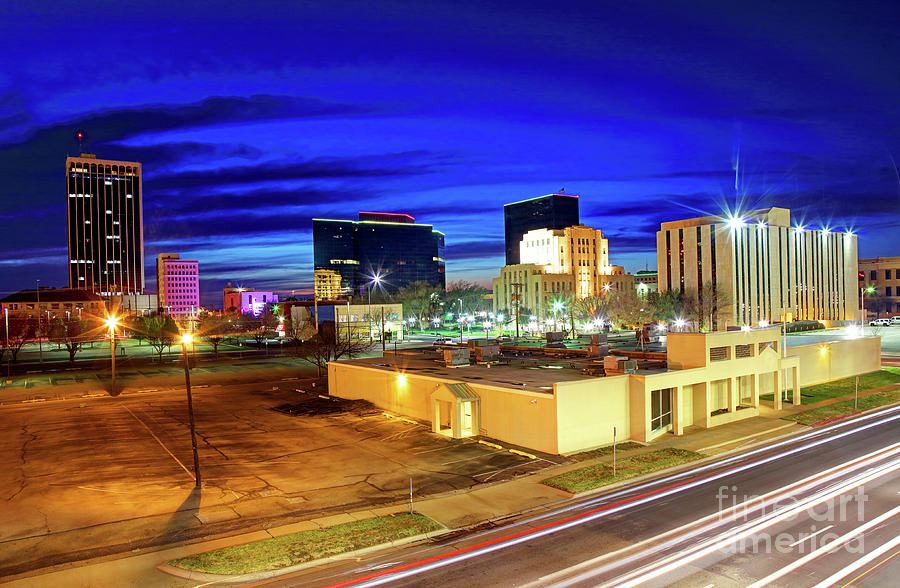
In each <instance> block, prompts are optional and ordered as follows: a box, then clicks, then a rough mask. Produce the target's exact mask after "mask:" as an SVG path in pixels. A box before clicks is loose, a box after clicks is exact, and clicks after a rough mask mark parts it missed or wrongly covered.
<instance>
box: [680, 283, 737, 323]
mask: <svg viewBox="0 0 900 588" xmlns="http://www.w3.org/2000/svg"><path fill="white" fill-rule="evenodd" d="M684 310H685V313H686V314H687V316H688V317H690V318H691V320H693V321H694V324H695V325H697V330H698V331H702V330H703V329H704V328H709V329H712V327H713V321H714V320H715V319H716V317H719V318H723V319H727V318H728V317H729V315H730V314H731V297H730V296H729V295H728V292H726V291H725V290H723V289H722V287H721V286H719V285H718V284H715V285H714V284H713V283H712V281H709V282H705V283H704V284H703V286H701V288H700V290H699V291H697V290H689V291H686V292H685V293H684Z"/></svg>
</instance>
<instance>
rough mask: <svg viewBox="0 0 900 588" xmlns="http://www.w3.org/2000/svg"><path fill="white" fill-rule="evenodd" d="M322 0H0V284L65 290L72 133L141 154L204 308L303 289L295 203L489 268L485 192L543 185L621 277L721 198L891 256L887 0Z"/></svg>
mask: <svg viewBox="0 0 900 588" xmlns="http://www.w3.org/2000/svg"><path fill="white" fill-rule="evenodd" d="M324 6H326V5H321V6H316V5H305V6H302V7H294V8H291V7H284V6H279V10H277V11H275V10H272V11H267V10H265V9H261V10H260V11H259V13H258V14H257V15H256V18H257V19H258V20H256V21H254V24H252V25H249V26H248V25H246V23H245V22H244V20H243V15H242V14H241V13H240V10H239V9H232V8H229V7H228V6H224V7H223V8H222V10H217V11H216V13H209V12H208V11H206V10H203V9H200V8H190V7H187V8H186V7H183V6H180V7H179V12H180V13H182V14H183V15H184V16H185V18H184V19H179V21H178V22H177V23H173V22H171V21H170V19H169V18H168V14H170V13H171V12H170V11H169V10H167V9H166V6H165V5H164V4H163V5H159V6H157V7H154V8H148V7H135V6H121V5H115V4H110V5H107V6H105V7H104V9H103V10H98V11H97V13H96V14H85V15H79V14H77V13H70V12H65V11H61V12H57V11H52V10H50V9H49V8H48V9H42V8H40V7H37V8H35V7H32V6H9V7H4V8H3V9H0V14H2V15H3V17H4V19H5V20H6V21H8V22H18V23H20V24H21V25H22V26H19V27H16V30H12V31H9V42H10V43H11V44H12V45H13V46H18V47H21V48H26V47H31V48H32V49H31V50H30V51H21V52H19V54H18V59H17V60H14V61H12V62H10V63H9V68H8V70H7V71H6V72H4V74H2V77H0V88H3V89H2V90H0V128H2V129H3V131H4V133H3V139H2V140H0V174H2V175H3V176H4V182H3V183H2V184H0V185H2V187H0V218H2V220H3V222H4V224H5V225H6V228H7V230H5V231H4V232H3V234H2V235H0V252H2V255H0V268H2V271H0V293H2V294H4V295H5V294H7V293H9V292H12V291H16V290H18V289H20V288H27V287H29V286H30V285H32V284H33V283H34V279H35V278H40V279H41V284H42V285H44V284H46V285H57V286H64V285H65V284H66V281H67V279H66V273H65V271H66V270H65V268H66V257H67V256H66V241H65V233H66V228H65V223H66V214H65V206H66V203H65V200H66V196H65V192H64V190H63V188H62V185H63V184H62V173H61V171H60V170H61V167H62V164H63V161H64V159H65V157H66V156H67V155H75V156H77V155H78V154H79V152H80V151H85V152H91V153H96V154H97V156H98V157H99V158H103V159H114V160H124V161H136V162H140V163H141V164H142V166H143V173H144V178H143V180H144V214H145V256H146V258H147V259H150V258H153V257H155V256H156V255H157V254H158V253H161V252H164V251H179V252H181V253H182V255H183V256H184V257H185V258H188V259H199V260H200V261H201V264H202V266H203V272H202V274H201V292H202V296H203V302H204V303H209V302H214V301H215V300H216V299H217V297H218V292H219V291H220V290H221V288H222V286H223V285H224V284H225V282H227V281H232V282H243V283H245V284H247V285H250V286H254V287H256V288H258V289H262V290H265V289H270V290H281V291H287V290H293V289H298V290H300V289H303V290H304V291H309V292H311V291H312V281H313V251H312V219H313V218H314V217H327V218H342V216H346V211H347V210H352V211H354V212H355V211H357V210H374V211H383V212H405V213H409V214H412V215H413V216H415V217H416V218H417V219H418V220H419V221H421V222H423V223H428V224H433V225H434V226H436V227H440V229H441V230H442V231H443V232H445V233H446V236H447V240H446V258H447V280H448V282H452V281H455V280H460V279H463V280H471V281H475V282H479V283H481V284H484V285H489V284H490V279H491V278H492V277H494V276H495V275H496V271H497V269H498V268H500V267H501V266H502V265H503V258H504V236H503V205H504V204H507V203H510V202H515V201H519V200H522V199H528V198H534V197H537V196H541V195H544V194H550V193H553V192H556V191H558V190H560V188H565V191H566V193H571V194H579V195H580V196H581V199H580V206H581V217H582V219H581V220H582V222H583V223H585V224H587V225H589V226H596V227H600V228H602V230H603V231H604V234H605V235H607V236H608V237H609V238H610V239H611V240H612V241H614V242H615V243H616V244H617V246H616V247H615V248H614V250H612V251H611V252H610V253H611V260H610V261H611V263H614V264H619V265H624V266H625V268H626V270H628V271H635V270H638V269H642V268H643V267H644V266H645V264H646V265H649V266H651V267H652V266H654V265H655V258H656V254H655V249H656V242H655V232H656V230H657V229H658V226H659V223H660V222H665V221H673V220H679V219H686V218H692V217H696V216H699V215H701V214H717V213H722V212H726V211H728V210H734V209H736V208H738V207H739V208H741V209H754V208H765V207H768V206H781V207H784V208H790V209H791V210H792V211H794V214H795V216H796V220H797V222H799V223H802V224H804V225H812V226H815V227H821V226H829V227H830V228H832V229H835V230H845V229H847V228H852V229H853V230H854V231H855V232H856V233H857V234H859V237H860V239H859V255H860V257H876V256H891V255H894V254H895V253H896V250H895V248H894V240H893V239H892V237H894V235H895V233H896V228H897V221H896V212H898V204H900V192H898V186H900V178H898V175H897V167H896V164H895V159H896V157H897V155H896V153H895V149H896V145H897V143H898V139H900V130H898V129H900V124H897V123H898V118H900V117H898V113H897V109H896V104H897V96H898V93H900V78H898V77H897V75H896V65H895V63H894V60H893V56H894V55H896V53H897V47H896V39H895V38H894V37H893V36H892V35H891V34H890V31H891V26H892V23H894V22H896V20H897V19H896V15H897V11H898V8H897V7H896V6H894V5H893V4H891V3H887V2H884V3H877V2H876V3H870V4H866V5H865V6H863V5H857V7H856V8H855V9H854V10H853V11H850V10H849V9H846V8H842V7H840V6H835V5H816V6H817V8H816V10H815V11H812V10H807V9H806V6H805V5H804V4H801V3H793V4H791V5H790V6H780V5H779V6H775V5H772V6H765V5H757V6H754V7H753V8H744V9H736V8H734V7H730V8H729V9H728V12H727V13H726V12H725V11H724V9H719V8H717V7H715V6H714V5H697V6H696V7H693V8H690V9H687V8H680V9H679V8H675V7H662V6H657V5H654V4H641V3H636V4H633V5H629V6H616V7H604V8H603V12H602V13H600V12H596V11H595V10H597V9H591V8H590V7H588V6H587V5H585V6H583V7H575V8H572V9H570V12H561V11H558V10H554V9H552V8H547V7H543V8H542V7H540V6H539V5H529V4H521V3H517V4H516V5H504V4H502V3H498V4H491V5H484V6H481V5H472V6H469V7H468V8H467V9H466V10H465V11H455V10H453V9H452V6H451V5H449V4H440V3H438V4H433V5H430V6H429V7H427V8H417V9H409V7H408V6H405V5H404V4H400V3H379V4H378V5H377V6H369V7H366V8H365V9H360V8H359V7H357V6H355V5H350V4H340V3H338V4H329V5H327V6H328V8H325V7H324ZM169 8H171V7H169ZM194 10H196V12H192V11H194ZM269 13H271V15H269ZM776 17H777V18H776ZM73 30H75V31H78V33H77V36H78V37H80V39H90V42H89V43H88V42H85V41H83V40H79V39H75V40H74V44H75V49H74V50H73V49H72V44H73V39H72V38H71V36H69V34H68V32H69V31H73ZM188 32H189V33H190V34H186V33H188ZM37 38H40V39H41V40H42V41H41V44H40V46H37V45H35V44H34V39H37ZM234 40H238V42H234ZM60 54H68V55H70V56H71V59H70V61H69V62H67V61H66V60H61V59H59V57H58V56H59V55H60ZM110 55H116V56H117V59H116V60H113V61H110V60H109V59H108V56H110ZM98 61H102V63H104V67H103V68H101V69H99V70H96V71H94V72H93V73H92V75H90V76H72V75H71V71H72V70H71V68H70V67H69V65H71V64H77V63H96V62H98ZM67 64H68V65H67ZM774 66H777V67H774ZM4 86H5V87H4ZM76 131H82V132H83V133H85V135H86V138H85V140H84V143H83V146H82V145H79V144H78V142H77V141H76V139H75V133H76Z"/></svg>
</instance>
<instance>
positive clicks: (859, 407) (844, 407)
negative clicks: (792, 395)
mask: <svg viewBox="0 0 900 588" xmlns="http://www.w3.org/2000/svg"><path fill="white" fill-rule="evenodd" d="M894 402H900V388H898V389H894V390H889V391H887V392H876V393H875V394H869V395H868V396H860V397H859V400H858V401H857V403H856V406H855V407H854V406H853V401H852V400H844V401H843V402H836V403H834V404H829V405H828V406H821V407H819V408H814V409H812V410H807V411H804V412H799V413H797V414H792V415H789V416H786V417H783V418H784V419H785V420H788V421H796V422H798V423H800V424H801V425H811V426H812V425H821V424H825V423H827V422H828V421H833V420H835V419H839V418H842V417H846V416H850V415H852V414H856V413H859V412H862V411H864V410H871V409H873V408H878V407H879V406H884V405H886V404H891V403H894Z"/></svg>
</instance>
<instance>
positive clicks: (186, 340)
mask: <svg viewBox="0 0 900 588" xmlns="http://www.w3.org/2000/svg"><path fill="white" fill-rule="evenodd" d="M193 341H194V338H193V336H191V334H190V333H185V334H184V335H182V336H181V355H182V357H183V359H184V387H185V389H186V390H187V403H188V418H189V421H190V425H191V447H192V448H193V450H194V486H195V487H197V488H200V457H199V456H198V455H197V433H196V432H195V429H194V401H193V398H192V396H191V366H190V360H189V359H188V353H187V346H188V345H190V344H191V343H193Z"/></svg>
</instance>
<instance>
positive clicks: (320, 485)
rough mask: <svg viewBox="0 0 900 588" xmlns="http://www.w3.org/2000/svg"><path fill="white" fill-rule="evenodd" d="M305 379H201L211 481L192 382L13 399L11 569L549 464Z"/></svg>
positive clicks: (6, 504)
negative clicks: (190, 400) (328, 408)
mask: <svg viewBox="0 0 900 588" xmlns="http://www.w3.org/2000/svg"><path fill="white" fill-rule="evenodd" d="M262 377H263V376H261V378H262ZM296 386H297V383H296V382H292V383H290V384H285V383H283V382H282V383H281V384H280V389H279V385H278V384H276V385H273V383H272V382H267V383H265V384H263V383H257V384H252V383H251V384H247V383H243V384H236V385H230V386H225V385H213V386H211V387H207V388H202V387H199V388H198V389H196V390H195V391H194V407H195V415H196V422H197V432H198V445H199V455H200V468H201V474H202V476H201V477H202V479H203V489H202V491H201V492H194V491H193V488H194V478H193V474H192V472H193V462H192V455H191V444H190V436H189V430H188V425H187V418H188V417H187V412H186V401H185V395H184V391H183V390H178V389H174V390H161V391H158V392H149V393H143V394H127V393H126V394H122V395H120V396H119V397H116V398H112V397H101V398H89V399H73V400H60V401H52V402H45V403H40V404H19V405H6V406H3V407H0V411H2V412H0V414H2V418H0V467H2V471H3V472H4V473H5V475H4V476H3V477H2V479H0V496H2V497H3V500H2V502H0V520H2V521H3V524H2V525H0V577H2V576H9V575H11V574H19V573H22V572H28V571H30V570H34V569H37V568H41V567H46V566H48V565H52V564H56V563H61V562H65V561H73V560H79V559H85V558H88V557H93V556H96V555H104V554H108V553H115V552H123V551H130V550H133V549H136V548H141V547H148V546H151V545H160V544H166V543H172V542H174V541H182V540H190V539H194V538H201V537H212V536H221V535H223V534H228V533H233V532H236V531H244V530H248V529H260V528H268V527H271V526H276V525H283V524H286V523H291V522H295V521H301V520H305V519H308V518H312V517H315V516H320V515H322V514H329V513H339V512H346V511H352V510H361V509H366V508H369V507H374V506H380V505H384V504H387V503H392V502H398V501H402V500H404V499H406V498H407V497H408V493H409V480H410V478H412V480H413V490H414V494H415V496H418V497H421V496H425V495H431V494H437V493H442V492H447V491H453V490H458V489H466V488H470V487H472V486H474V485H477V484H481V483H485V482H496V481H501V480H505V479H509V478H511V477H514V476H516V475H520V474H523V473H527V472H530V471H534V470H536V469H540V468H542V467H545V466H548V465H550V462H549V461H546V460H545V459H543V458H539V459H535V460H531V459H528V458H525V457H522V456H519V455H515V454H512V453H510V452H508V451H506V450H498V449H495V448H493V447H489V446H486V445H481V444H478V443H477V442H475V441H471V440H465V441H459V440H452V439H447V438H445V437H442V436H439V435H435V434H433V433H431V432H430V429H429V428H428V427H426V426H423V425H417V424H412V423H408V422H405V421H402V420H399V419H394V418H388V417H386V416H385V415H383V414H382V413H381V411H378V410H373V409H371V408H362V409H360V407H358V406H357V407H355V408H352V407H351V409H350V410H342V411H338V412H330V413H328V414H317V413H320V412H321V411H319V410H318V408H317V407H320V406H324V405H327V404H328V403H331V402H333V401H331V400H323V399H321V398H319V397H318V396H317V395H315V394H299V393H297V392H295V391H294V388H296ZM284 404H291V405H294V406H295V407H296V406H298V405H299V408H300V411H301V412H303V411H304V407H305V409H307V410H306V412H311V413H313V414H308V415H303V416H291V415H290V414H285V413H284V412H278V411H275V410H273V409H274V408H276V407H278V406H281V405H284ZM340 406H342V407H343V405H340ZM332 408H333V407H332ZM544 457H546V456H544Z"/></svg>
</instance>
